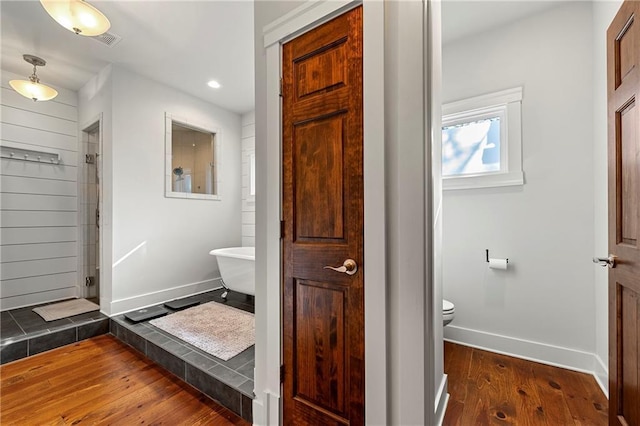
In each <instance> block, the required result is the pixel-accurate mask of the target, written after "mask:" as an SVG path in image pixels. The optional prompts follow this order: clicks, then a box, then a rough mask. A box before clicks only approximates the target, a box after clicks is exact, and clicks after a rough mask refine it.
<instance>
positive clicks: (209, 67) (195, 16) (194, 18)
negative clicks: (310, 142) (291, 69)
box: [0, 0, 254, 113]
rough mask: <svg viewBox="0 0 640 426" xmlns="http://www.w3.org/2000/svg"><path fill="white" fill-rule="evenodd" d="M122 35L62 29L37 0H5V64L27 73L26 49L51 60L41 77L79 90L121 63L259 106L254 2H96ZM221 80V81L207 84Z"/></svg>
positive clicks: (189, 88)
mask: <svg viewBox="0 0 640 426" xmlns="http://www.w3.org/2000/svg"><path fill="white" fill-rule="evenodd" d="M90 3H91V4H92V5H94V6H96V7H97V8H98V9H100V10H101V11H102V12H103V13H104V14H105V15H106V16H107V17H108V18H109V20H110V21H111V29H110V30H109V32H110V33H115V34H117V35H119V36H121V37H122V41H121V42H120V43H118V44H117V45H115V46H113V47H108V46H105V45H104V44H101V43H100V42H98V41H96V40H93V39H90V38H88V37H83V36H77V35H75V34H73V33H72V32H70V31H68V30H66V29H64V28H62V27H61V26H60V25H58V24H57V23H56V22H55V21H54V20H53V19H52V18H51V17H49V15H48V14H47V13H46V11H45V10H44V8H43V7H42V6H41V5H40V2H39V1H33V0H31V1H7V0H2V1H0V18H1V35H2V42H1V49H2V53H1V65H2V69H4V70H7V71H11V72H14V73H17V74H21V75H24V76H25V77H27V76H28V75H30V74H31V70H32V69H31V65H29V64H27V63H26V62H24V61H23V59H22V54H24V53H28V54H33V55H37V56H41V57H42V58H43V59H45V60H46V61H47V65H46V66H45V67H43V68H39V69H38V76H39V77H40V78H41V80H42V82H43V83H50V84H53V85H58V86H61V87H64V88H68V89H72V90H78V89H80V88H81V87H82V86H83V85H84V84H85V83H86V82H87V81H89V79H91V77H93V76H94V75H95V74H97V73H98V72H99V71H100V70H101V69H102V68H104V67H105V66H106V65H107V64H109V63H114V64H119V65H121V66H123V67H125V68H127V69H129V70H131V71H134V72H136V73H138V74H141V75H144V76H146V77H148V78H151V79H153V80H156V81H158V82H160V83H163V84H166V85H168V86H172V87H175V88H177V89H180V90H182V91H184V92H186V93H189V94H191V95H193V96H197V97H199V98H201V99H203V100H205V101H208V102H211V103H213V104H216V105H219V106H221V107H223V108H225V109H228V110H230V111H234V112H237V113H244V112H248V111H251V110H253V109H254V60H253V58H254V50H253V2H252V1H240V0H232V1H149V0H147V1H115V0H112V1H90ZM212 79H215V80H217V81H218V82H219V83H220V84H221V85H222V87H221V88H220V89H211V88H209V87H208V86H207V85H206V83H207V82H208V81H209V80H212Z"/></svg>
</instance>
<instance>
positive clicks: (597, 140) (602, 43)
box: [593, 0, 622, 390]
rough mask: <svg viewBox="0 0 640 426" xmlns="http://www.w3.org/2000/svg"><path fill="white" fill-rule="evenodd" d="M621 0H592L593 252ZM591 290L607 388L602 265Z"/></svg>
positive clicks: (603, 200)
mask: <svg viewBox="0 0 640 426" xmlns="http://www.w3.org/2000/svg"><path fill="white" fill-rule="evenodd" d="M621 4H622V1H620V0H613V1H596V2H594V3H593V158H594V162H593V165H594V171H593V188H594V194H595V199H594V209H595V210H594V236H595V243H594V251H593V255H594V256H597V257H604V256H607V255H608V254H609V251H608V250H609V249H608V245H609V241H608V235H607V232H608V228H607V220H608V214H607V205H608V199H607V197H608V195H607V194H608V190H607V137H608V135H607V43H606V33H607V28H608V27H609V24H610V23H611V21H612V20H613V17H614V16H615V14H616V12H617V11H618V9H619V8H620V5H621ZM593 273H594V291H595V333H596V348H595V353H596V356H597V357H598V358H599V360H598V361H599V363H598V364H597V365H596V377H598V380H599V382H600V386H601V387H602V388H603V389H605V390H606V389H608V388H609V381H608V365H609V355H608V352H609V333H608V324H609V317H608V312H609V307H608V299H609V295H608V273H607V269H606V268H601V267H599V266H594V267H593Z"/></svg>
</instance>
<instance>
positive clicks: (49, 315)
mask: <svg viewBox="0 0 640 426" xmlns="http://www.w3.org/2000/svg"><path fill="white" fill-rule="evenodd" d="M99 310H100V306H98V305H96V304H95V303H93V302H89V301H88V300H87V299H73V300H67V301H64V302H59V303H52V304H51V305H44V306H40V307H39V308H34V309H33V312H35V313H36V314H38V315H40V316H41V317H42V318H44V320H45V321H55V320H59V319H62V318H67V317H72V316H74V315H80V314H84V313H87V312H93V311H99Z"/></svg>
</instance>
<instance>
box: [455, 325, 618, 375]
mask: <svg viewBox="0 0 640 426" xmlns="http://www.w3.org/2000/svg"><path fill="white" fill-rule="evenodd" d="M444 340H446V341H448V342H452V343H459V344H461V345H465V346H471V347H474V348H478V349H484V350H487V351H491V352H496V353H499V354H503V355H508V356H514V357H517V358H522V359H526V360H529V361H535V362H539V363H542V364H548V365H552V366H554V367H561V368H566V369H568V370H573V371H578V372H581V373H587V374H591V375H593V376H594V377H596V367H597V364H598V360H597V356H596V355H595V354H593V353H589V352H584V351H579V350H576V349H570V348H564V347H561V346H554V345H549V344H546V343H540V342H534V341H531V340H525V339H518V338H515V337H509V336H502V335H499V334H494V333H487V332H485V331H479V330H472V329H468V328H463V327H457V326H453V325H449V326H447V327H445V328H444ZM605 371H606V370H605ZM596 380H598V378H597V377H596ZM600 386H601V387H602V385H600Z"/></svg>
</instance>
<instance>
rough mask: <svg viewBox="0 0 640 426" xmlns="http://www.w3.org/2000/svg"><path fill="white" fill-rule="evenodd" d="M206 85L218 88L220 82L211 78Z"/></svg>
mask: <svg viewBox="0 0 640 426" xmlns="http://www.w3.org/2000/svg"><path fill="white" fill-rule="evenodd" d="M207 86H209V87H212V88H214V89H219V88H220V83H218V82H217V81H215V80H211V81H210V82H208V83H207Z"/></svg>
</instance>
